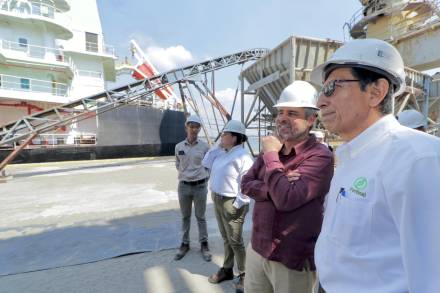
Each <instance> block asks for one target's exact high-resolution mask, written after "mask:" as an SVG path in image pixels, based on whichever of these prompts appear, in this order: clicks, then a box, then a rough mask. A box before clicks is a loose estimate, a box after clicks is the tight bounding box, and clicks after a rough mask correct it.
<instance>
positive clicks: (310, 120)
mask: <svg viewBox="0 0 440 293" xmlns="http://www.w3.org/2000/svg"><path fill="white" fill-rule="evenodd" d="M316 118H318V113H314V114H313V115H310V116H309V117H308V118H307V126H308V127H312V126H313V123H315V120H316Z"/></svg>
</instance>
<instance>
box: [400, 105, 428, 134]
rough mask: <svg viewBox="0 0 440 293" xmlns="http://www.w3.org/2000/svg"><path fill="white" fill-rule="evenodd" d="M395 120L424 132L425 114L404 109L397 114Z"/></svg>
mask: <svg viewBox="0 0 440 293" xmlns="http://www.w3.org/2000/svg"><path fill="white" fill-rule="evenodd" d="M397 120H398V121H399V123H400V124H402V125H403V126H406V127H409V128H412V129H416V130H419V131H423V132H425V122H426V119H425V116H423V114H422V113H420V112H419V111H416V110H413V109H411V110H405V111H402V112H400V113H399V115H397Z"/></svg>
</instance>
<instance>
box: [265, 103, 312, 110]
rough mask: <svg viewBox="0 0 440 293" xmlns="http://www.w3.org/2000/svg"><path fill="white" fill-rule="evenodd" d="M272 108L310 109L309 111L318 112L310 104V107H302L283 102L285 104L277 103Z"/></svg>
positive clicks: (301, 105) (302, 105)
mask: <svg viewBox="0 0 440 293" xmlns="http://www.w3.org/2000/svg"><path fill="white" fill-rule="evenodd" d="M273 107H274V108H277V109H278V108H283V107H284V108H310V109H314V110H319V108H318V107H316V106H313V105H312V104H310V105H304V104H295V103H292V102H285V103H278V104H275V105H273Z"/></svg>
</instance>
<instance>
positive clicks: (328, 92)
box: [319, 79, 360, 97]
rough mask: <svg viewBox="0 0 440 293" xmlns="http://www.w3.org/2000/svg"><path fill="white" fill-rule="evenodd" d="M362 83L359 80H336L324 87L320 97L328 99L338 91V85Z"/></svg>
mask: <svg viewBox="0 0 440 293" xmlns="http://www.w3.org/2000/svg"><path fill="white" fill-rule="evenodd" d="M355 81H360V80H359V79H335V80H332V81H330V82H329V83H328V84H326V85H325V86H323V87H322V90H321V91H320V92H319V95H324V96H326V97H330V96H331V95H333V93H334V92H335V90H336V85H338V84H339V83H344V82H355Z"/></svg>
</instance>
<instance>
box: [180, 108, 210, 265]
mask: <svg viewBox="0 0 440 293" xmlns="http://www.w3.org/2000/svg"><path fill="white" fill-rule="evenodd" d="M201 125H202V122H201V120H200V118H199V117H198V116H197V115H190V116H189V117H188V118H187V119H186V122H185V131H186V139H185V140H184V141H181V142H179V143H178V144H177V145H176V148H175V155H176V168H177V171H178V179H179V186H178V190H177V193H178V196H179V204H180V211H181V212H182V243H181V245H180V249H179V251H178V253H177V254H176V256H175V257H174V259H175V260H180V259H181V258H182V257H184V256H185V254H186V253H187V252H188V251H189V243H190V238H189V230H190V226H191V211H192V205H193V203H194V213H195V216H196V219H197V225H198V228H199V242H200V250H201V253H202V256H203V258H204V260H206V261H210V260H211V254H210V252H209V247H208V231H207V225H206V219H205V211H206V197H207V194H208V188H207V185H208V177H209V174H208V171H207V170H206V169H205V167H203V166H202V159H203V157H204V156H205V154H206V152H207V151H208V149H209V146H208V144H207V143H206V142H204V141H202V140H200V139H198V135H199V132H200V128H201Z"/></svg>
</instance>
